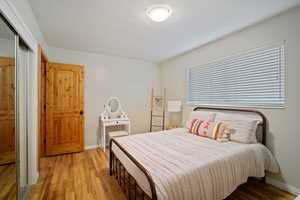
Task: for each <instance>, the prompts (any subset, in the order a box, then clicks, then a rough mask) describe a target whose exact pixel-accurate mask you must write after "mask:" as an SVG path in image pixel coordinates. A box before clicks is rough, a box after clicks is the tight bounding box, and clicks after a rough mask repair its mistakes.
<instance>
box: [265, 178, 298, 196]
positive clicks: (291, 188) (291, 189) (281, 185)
mask: <svg viewBox="0 0 300 200" xmlns="http://www.w3.org/2000/svg"><path fill="white" fill-rule="evenodd" d="M266 182H267V183H269V184H271V185H274V186H275V187H278V188H279V189H282V190H284V191H287V192H289V193H292V194H294V195H296V196H297V195H299V194H300V189H299V188H296V187H294V186H292V185H288V184H286V183H283V182H280V181H278V180H275V179H273V178H269V177H267V178H266Z"/></svg>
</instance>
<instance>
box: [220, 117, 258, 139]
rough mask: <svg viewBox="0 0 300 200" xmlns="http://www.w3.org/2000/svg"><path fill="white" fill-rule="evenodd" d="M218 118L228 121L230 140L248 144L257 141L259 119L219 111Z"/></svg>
mask: <svg viewBox="0 0 300 200" xmlns="http://www.w3.org/2000/svg"><path fill="white" fill-rule="evenodd" d="M216 120H218V121H221V122H223V123H226V124H227V125H228V126H229V127H230V140H232V141H236V142H241V143H246V144H251V143H257V139H256V129H257V126H258V124H259V120H258V119H255V118H247V117H240V115H238V116H234V115H233V114H226V113H217V115H216Z"/></svg>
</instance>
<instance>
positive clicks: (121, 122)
mask: <svg viewBox="0 0 300 200" xmlns="http://www.w3.org/2000/svg"><path fill="white" fill-rule="evenodd" d="M100 123H101V126H100V127H101V128H100V129H101V130H100V131H101V136H102V148H103V151H104V152H105V151H106V140H107V137H108V135H107V132H106V127H109V126H121V125H124V126H126V130H127V132H128V135H130V119H129V118H127V119H121V118H115V119H103V120H101V121H100Z"/></svg>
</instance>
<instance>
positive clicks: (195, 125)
mask: <svg viewBox="0 0 300 200" xmlns="http://www.w3.org/2000/svg"><path fill="white" fill-rule="evenodd" d="M225 128H226V126H225V124H223V123H222V122H213V121H210V120H208V121H205V120H200V119H192V120H191V123H190V127H188V130H187V131H188V132H189V133H192V134H194V135H199V136H202V137H206V138H211V139H214V140H217V139H219V138H220V137H223V133H224V130H225Z"/></svg>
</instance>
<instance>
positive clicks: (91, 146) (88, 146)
mask: <svg viewBox="0 0 300 200" xmlns="http://www.w3.org/2000/svg"><path fill="white" fill-rule="evenodd" d="M97 148H99V146H98V145H85V147H84V150H90V149H97Z"/></svg>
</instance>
